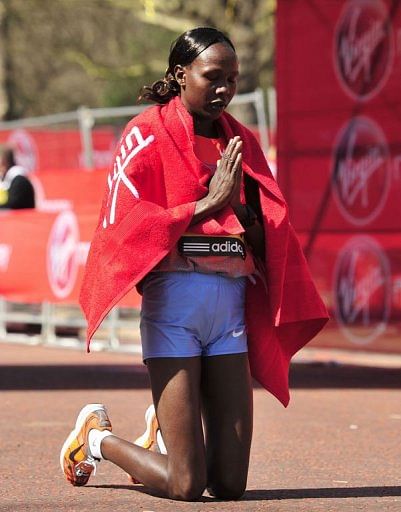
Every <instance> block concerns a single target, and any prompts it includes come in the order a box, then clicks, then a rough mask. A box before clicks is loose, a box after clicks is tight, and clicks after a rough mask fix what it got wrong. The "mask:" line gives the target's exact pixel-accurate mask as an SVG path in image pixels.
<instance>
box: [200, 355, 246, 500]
mask: <svg viewBox="0 0 401 512" xmlns="http://www.w3.org/2000/svg"><path fill="white" fill-rule="evenodd" d="M202 365H203V366H202V399H203V411H204V424H205V435H206V453H207V455H206V457H207V471H208V489H209V491H210V492H211V493H212V494H213V495H215V496H216V497H218V498H221V499H238V498H240V497H241V496H242V494H243V493H244V491H245V487H246V481H247V476H248V465H249V453H250V447H251V440H252V425H253V420H252V416H253V401H252V381H251V377H250V372H249V364H248V355H247V354H230V355H222V356H213V357H205V358H203V361H202Z"/></svg>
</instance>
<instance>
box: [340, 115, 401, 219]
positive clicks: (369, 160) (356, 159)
mask: <svg viewBox="0 0 401 512" xmlns="http://www.w3.org/2000/svg"><path fill="white" fill-rule="evenodd" d="M333 160H334V162H333V172H332V181H333V190H334V197H335V198H336V201H337V204H338V206H339V209H340V211H341V213H342V214H343V215H344V217H345V218H346V219H347V220H349V221H350V222H351V223H352V224H354V225H358V226H361V225H365V224H368V223H369V222H371V221H372V220H373V219H374V218H375V217H377V215H379V213H380V212H381V211H382V209H383V206H384V204H385V202H386V199H387V196H388V192H389V188H390V181H391V162H390V155H389V148H388V144H387V141H386V138H385V136H384V134H383V132H382V130H381V129H380V127H379V126H378V125H377V124H376V123H374V122H373V121H372V120H370V119H368V118H366V117H362V116H360V117H355V118H353V119H351V120H350V121H349V122H348V123H347V124H346V125H345V126H344V127H343V128H342V129H341V130H340V134H339V136H338V138H337V142H336V144H335V150H334V155H333Z"/></svg>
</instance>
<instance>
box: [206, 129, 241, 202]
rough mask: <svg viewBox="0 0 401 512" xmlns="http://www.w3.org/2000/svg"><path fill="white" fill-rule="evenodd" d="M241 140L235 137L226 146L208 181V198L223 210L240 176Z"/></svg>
mask: <svg viewBox="0 0 401 512" xmlns="http://www.w3.org/2000/svg"><path fill="white" fill-rule="evenodd" d="M241 150H242V140H241V139H240V138H239V137H238V136H237V137H233V138H232V139H230V140H229V142H228V145H227V147H226V149H225V151H224V153H223V154H222V156H221V160H218V162H217V168H216V171H215V173H214V175H213V177H212V179H211V180H210V184H209V194H208V195H207V196H206V197H208V198H209V199H210V200H211V201H212V203H214V204H215V206H218V207H219V208H223V207H224V206H225V205H226V204H228V203H229V202H230V201H231V199H232V195H233V194H234V192H235V190H236V188H238V182H239V181H240V180H241V175H242V166H241V162H242V152H241Z"/></svg>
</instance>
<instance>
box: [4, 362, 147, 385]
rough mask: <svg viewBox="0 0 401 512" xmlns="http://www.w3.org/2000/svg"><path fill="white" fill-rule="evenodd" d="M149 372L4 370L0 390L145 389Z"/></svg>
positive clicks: (119, 368)
mask: <svg viewBox="0 0 401 512" xmlns="http://www.w3.org/2000/svg"><path fill="white" fill-rule="evenodd" d="M148 387H149V379H148V375H147V371H146V368H145V367H144V366H143V365H135V364H118V365H116V364H114V365H107V364H106V365H50V366H49V365H32V366H27V365H25V366H22V365H21V366H0V390H12V389H13V390H17V389H29V390H46V389H51V390H53V389H145V388H148Z"/></svg>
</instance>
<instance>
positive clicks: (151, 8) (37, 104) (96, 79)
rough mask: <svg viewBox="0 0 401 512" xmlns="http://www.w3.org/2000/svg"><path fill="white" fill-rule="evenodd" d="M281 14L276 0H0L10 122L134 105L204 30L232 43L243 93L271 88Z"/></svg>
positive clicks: (5, 112) (0, 90)
mask: <svg viewBox="0 0 401 512" xmlns="http://www.w3.org/2000/svg"><path fill="white" fill-rule="evenodd" d="M274 13H275V0H202V1H201V2H200V1H199V0H169V1H161V0H0V117H2V118H3V119H17V118H22V117H28V116H36V115H42V114H48V113H54V112H63V111H68V110H75V109H76V108H77V107H78V106H79V105H87V106H89V107H98V106H118V105H130V104H133V103H135V101H136V98H137V96H138V92H139V90H140V88H141V86H142V85H144V84H149V83H152V82H153V81H154V80H156V79H158V78H160V77H161V76H163V75H164V71H165V68H166V63H167V58H168V53H169V48H170V43H171V41H173V40H174V39H175V38H176V37H177V36H178V35H179V34H180V33H181V32H183V31H184V30H187V29H189V28H192V27H194V26H199V25H207V26H215V27H217V28H219V29H221V30H224V31H225V32H226V33H227V34H228V35H229V36H230V37H231V38H232V40H233V42H234V44H235V46H236V48H237V51H238V55H239V59H240V64H241V79H240V83H239V92H249V91H253V90H254V89H255V88H256V87H258V86H262V87H264V88H266V87H267V86H268V85H270V84H271V83H272V68H273V39H274V34H273V24H274Z"/></svg>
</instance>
